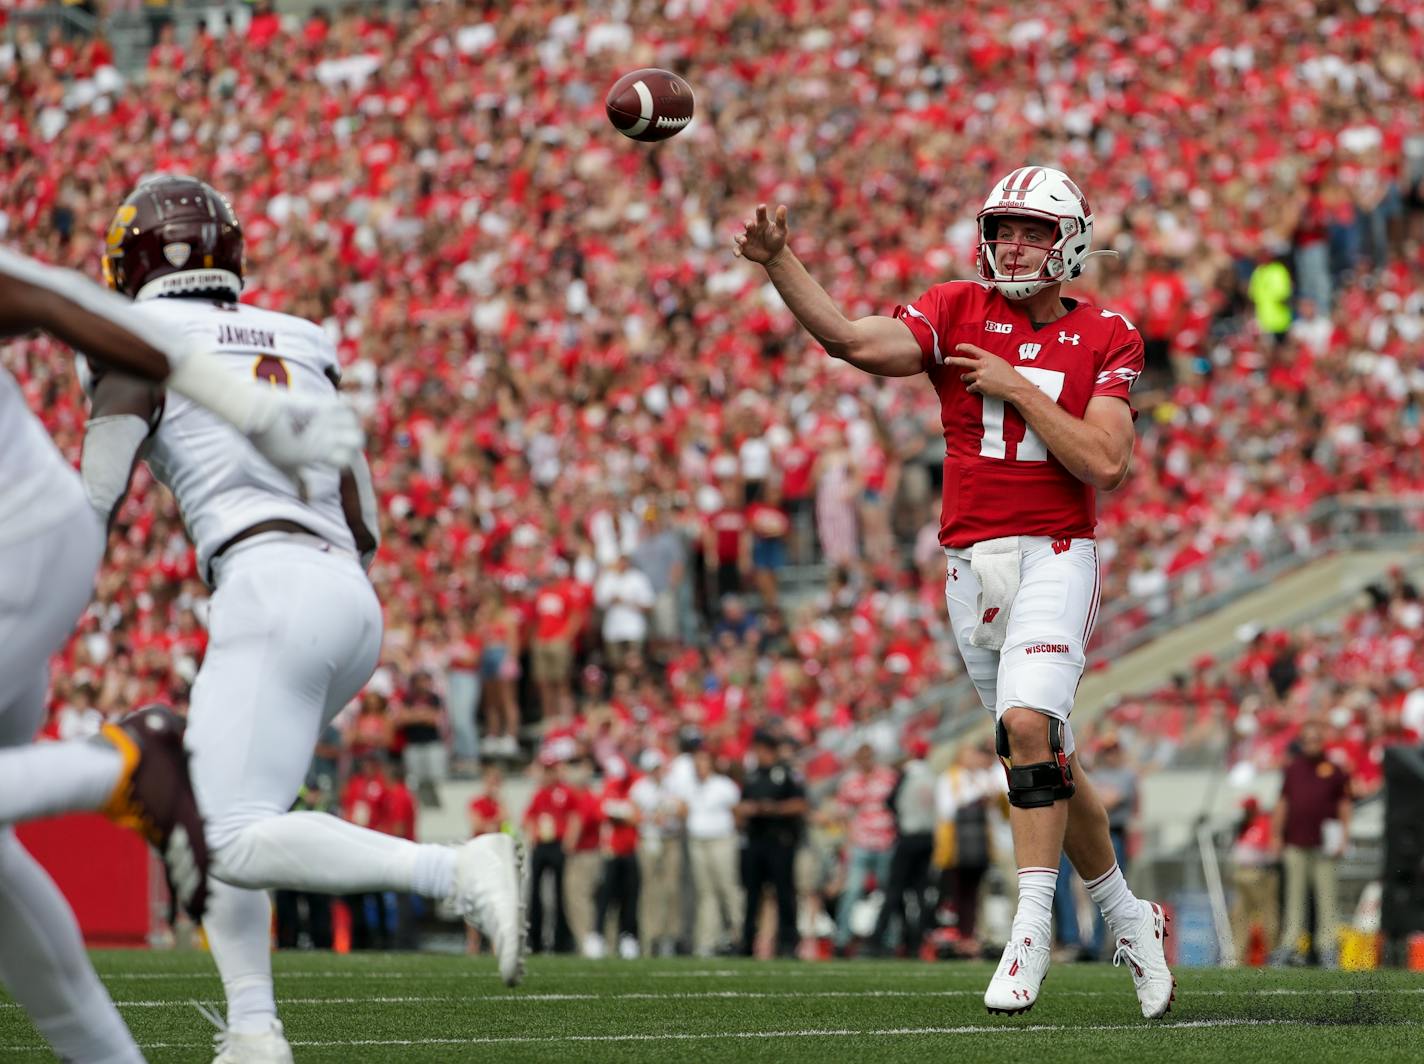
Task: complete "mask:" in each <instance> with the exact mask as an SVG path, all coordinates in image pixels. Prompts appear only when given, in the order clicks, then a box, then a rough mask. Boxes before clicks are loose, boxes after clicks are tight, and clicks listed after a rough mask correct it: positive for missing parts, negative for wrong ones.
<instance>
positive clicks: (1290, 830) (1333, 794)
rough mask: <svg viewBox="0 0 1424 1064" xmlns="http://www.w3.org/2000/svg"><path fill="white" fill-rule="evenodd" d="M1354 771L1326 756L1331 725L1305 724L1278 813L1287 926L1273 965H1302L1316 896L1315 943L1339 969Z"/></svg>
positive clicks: (1324, 960) (1275, 840)
mask: <svg viewBox="0 0 1424 1064" xmlns="http://www.w3.org/2000/svg"><path fill="white" fill-rule="evenodd" d="M1351 811H1352V805H1351V800H1350V775H1349V773H1348V772H1346V771H1345V770H1343V769H1342V768H1340V766H1338V765H1336V764H1335V763H1334V762H1333V761H1331V760H1330V759H1329V758H1328V757H1327V756H1326V755H1325V729H1324V727H1323V726H1322V725H1321V724H1320V723H1319V722H1318V721H1314V720H1311V721H1307V722H1306V723H1305V724H1303V725H1302V726H1301V729H1300V741H1299V752H1298V753H1297V754H1296V756H1295V757H1294V758H1292V759H1291V760H1290V761H1289V762H1288V763H1287V764H1286V769H1285V777H1284V778H1283V779H1282V781H1281V797H1280V800H1279V801H1278V802H1277V803H1276V808H1275V812H1274V814H1273V816H1272V824H1271V826H1272V845H1273V848H1274V849H1276V850H1277V851H1279V852H1280V853H1281V854H1282V858H1283V863H1284V866H1285V888H1286V902H1285V927H1284V928H1283V930H1282V931H1281V941H1280V945H1279V946H1278V947H1277V949H1276V952H1275V954H1274V955H1273V956H1272V961H1273V963H1276V964H1288V963H1299V962H1301V961H1303V959H1304V957H1303V954H1302V953H1301V950H1300V939H1301V935H1302V934H1303V933H1304V931H1305V898H1306V892H1307V891H1310V892H1311V893H1312V896H1313V897H1314V899H1315V934H1314V935H1313V936H1312V946H1313V948H1314V952H1315V954H1316V956H1317V957H1318V958H1319V960H1320V963H1321V964H1323V965H1326V966H1327V967H1334V965H1335V963H1336V957H1337V950H1338V948H1339V943H1338V941H1337V938H1338V935H1337V931H1338V928H1339V925H1340V911H1339V901H1338V896H1337V891H1336V882H1337V879H1338V877H1339V867H1338V866H1339V861H1340V857H1341V856H1342V855H1343V854H1344V852H1345V845H1346V840H1347V838H1348V837H1349V831H1350V816H1351Z"/></svg>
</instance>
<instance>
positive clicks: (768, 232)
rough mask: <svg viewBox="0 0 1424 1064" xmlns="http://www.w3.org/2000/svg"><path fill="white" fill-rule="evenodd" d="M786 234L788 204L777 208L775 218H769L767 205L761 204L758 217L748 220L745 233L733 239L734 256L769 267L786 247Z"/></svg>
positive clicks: (757, 213) (757, 212)
mask: <svg viewBox="0 0 1424 1064" xmlns="http://www.w3.org/2000/svg"><path fill="white" fill-rule="evenodd" d="M786 233H787V226H786V204H784V203H783V204H782V205H781V206H780V207H778V208H776V217H775V218H768V217H767V213H766V204H765V203H759V204H757V209H756V217H755V218H748V219H747V223H746V229H745V232H741V233H738V234H737V235H736V236H735V237H734V238H733V239H732V254H733V255H737V256H739V257H741V258H744V259H750V260H751V261H752V262H759V263H761V264H762V265H763V266H766V265H769V264H770V263H771V261H772V260H773V259H775V258H776V256H778V255H780V254H781V252H782V250H783V249H784V248H785V247H786Z"/></svg>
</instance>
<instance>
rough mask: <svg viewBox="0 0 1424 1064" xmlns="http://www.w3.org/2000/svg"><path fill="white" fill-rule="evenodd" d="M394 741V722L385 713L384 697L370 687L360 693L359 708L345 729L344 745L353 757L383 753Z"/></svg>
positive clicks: (358, 757) (388, 749)
mask: <svg viewBox="0 0 1424 1064" xmlns="http://www.w3.org/2000/svg"><path fill="white" fill-rule="evenodd" d="M394 741H395V724H394V722H393V721H392V720H391V718H390V715H389V714H388V713H387V705H386V699H385V697H384V696H383V695H382V694H381V693H380V692H379V691H376V690H373V689H372V688H371V687H367V688H366V690H365V691H364V692H363V693H362V695H361V708H360V710H359V711H358V712H357V714H356V716H355V717H354V718H353V719H352V721H351V723H350V725H349V726H348V727H347V730H346V746H347V748H348V749H350V751H351V756H352V758H353V759H357V760H359V759H361V758H365V757H368V756H370V755H373V754H375V755H385V754H386V753H387V752H389V751H390V749H391V746H392V745H393V743H394Z"/></svg>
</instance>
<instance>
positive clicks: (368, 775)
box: [341, 752, 414, 950]
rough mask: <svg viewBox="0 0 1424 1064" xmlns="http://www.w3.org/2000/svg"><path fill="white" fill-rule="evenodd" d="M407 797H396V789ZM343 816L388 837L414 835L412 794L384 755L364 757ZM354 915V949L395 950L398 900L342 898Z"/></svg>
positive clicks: (347, 795)
mask: <svg viewBox="0 0 1424 1064" xmlns="http://www.w3.org/2000/svg"><path fill="white" fill-rule="evenodd" d="M397 787H399V789H400V790H401V791H402V792H404V797H403V798H402V797H401V796H398V795H395V794H394V792H395V789H396V788H397ZM341 815H342V817H344V818H345V819H347V820H349V821H351V823H353V824H356V825H358V826H359V827H363V828H370V829H371V830H372V831H381V832H386V833H387V834H400V835H402V837H409V835H407V834H405V833H406V832H410V833H412V834H413V832H414V823H413V822H414V803H413V802H411V801H410V792H409V791H407V790H406V789H405V787H404V786H403V785H400V783H399V781H397V780H394V779H392V777H391V775H390V772H389V769H388V768H387V758H386V755H385V753H383V752H371V753H368V754H366V755H365V756H363V757H362V758H361V760H360V761H359V763H358V764H357V768H356V771H355V772H353V773H352V774H351V777H350V779H348V780H347V781H346V787H345V789H344V790H343V791H342V793H341ZM342 900H343V901H344V902H345V903H346V907H347V910H348V911H349V912H350V914H351V948H352V949H353V950H362V949H394V948H396V942H397V935H398V933H399V931H400V928H401V920H400V915H399V913H398V910H397V906H396V901H395V897H394V896H393V895H392V896H390V897H387V896H386V895H384V894H378V893H372V894H352V895H347V896H345V897H344V898H343V899H342Z"/></svg>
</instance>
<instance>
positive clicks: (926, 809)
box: [872, 736, 937, 957]
mask: <svg viewBox="0 0 1424 1064" xmlns="http://www.w3.org/2000/svg"><path fill="white" fill-rule="evenodd" d="M905 753H906V757H905V759H904V760H903V761H902V763H901V764H900V771H899V776H898V778H897V780H896V781H895V790H894V792H893V793H892V794H891V796H890V808H891V810H892V811H893V812H894V815H895V847H894V850H893V852H892V854H891V858H890V872H889V875H888V877H887V879H886V883H885V888H884V889H885V902H884V904H883V905H882V906H881V908H880V918H879V919H878V920H877V921H876V924H875V934H874V935H873V936H872V938H873V939H874V941H876V942H890V941H893V939H892V938H891V937H890V928H891V924H892V922H894V924H895V925H896V935H898V936H899V937H900V940H901V942H902V943H903V945H904V947H905V950H906V951H907V952H908V953H909V955H910V956H912V957H913V956H916V955H918V953H919V949H920V943H921V942H922V941H923V939H924V934H925V930H926V927H927V925H928V924H929V921H930V917H931V908H930V902H929V898H930V887H931V885H932V884H931V883H930V858H931V857H933V856H934V831H935V790H936V787H937V779H936V774H935V772H934V770H933V769H931V768H930V766H929V763H928V762H927V761H926V760H925V758H926V757H928V756H929V743H928V742H926V741H925V740H924V739H923V738H920V737H918V736H917V737H915V738H914V739H911V740H910V741H909V743H908V744H907V745H906V751H905ZM907 894H908V895H909V896H910V898H911V900H912V911H911V912H909V913H907V912H906V909H905V896H906V895H907Z"/></svg>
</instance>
